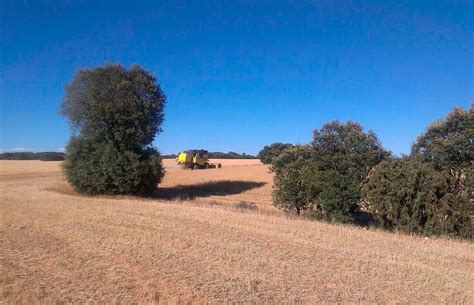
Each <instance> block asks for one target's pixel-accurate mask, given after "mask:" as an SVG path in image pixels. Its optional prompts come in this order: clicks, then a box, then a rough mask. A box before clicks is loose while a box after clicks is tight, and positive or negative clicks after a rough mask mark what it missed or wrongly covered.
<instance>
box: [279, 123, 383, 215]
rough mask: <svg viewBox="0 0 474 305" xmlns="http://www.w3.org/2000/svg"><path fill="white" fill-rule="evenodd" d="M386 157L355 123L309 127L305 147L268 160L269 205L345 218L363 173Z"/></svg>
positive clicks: (353, 208) (355, 206)
mask: <svg viewBox="0 0 474 305" xmlns="http://www.w3.org/2000/svg"><path fill="white" fill-rule="evenodd" d="M389 155H390V154H389V153H388V152H387V151H385V150H384V149H383V147H382V146H381V144H380V142H379V140H378V139H377V137H376V136H375V134H374V133H373V132H371V131H369V132H367V133H366V132H364V131H363V128H362V126H360V125H359V124H357V123H355V122H348V123H345V124H342V123H340V122H338V121H333V122H330V123H327V124H325V125H324V126H323V127H322V128H321V129H320V130H315V131H314V139H313V142H312V145H311V146H307V147H297V148H295V149H289V150H285V151H284V152H283V153H282V154H281V155H280V156H279V157H277V158H275V159H274V161H273V163H272V169H273V171H274V172H275V176H274V194H273V201H274V204H275V205H276V206H278V207H281V208H283V209H285V210H294V211H296V212H297V213H298V214H299V213H300V212H303V211H311V213H313V214H315V215H316V216H317V217H319V218H321V219H325V220H328V221H339V222H350V221H352V220H353V214H354V213H355V212H357V210H358V202H359V201H360V200H361V191H360V188H361V185H362V183H363V181H364V179H365V177H366V175H367V173H368V172H369V171H370V169H371V168H373V167H374V166H375V165H377V164H378V163H380V162H381V161H382V160H384V159H386V158H387V157H388V156H389Z"/></svg>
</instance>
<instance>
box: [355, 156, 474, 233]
mask: <svg viewBox="0 0 474 305" xmlns="http://www.w3.org/2000/svg"><path fill="white" fill-rule="evenodd" d="M464 183H465V178H463V177H457V176H456V175H453V174H452V173H451V172H449V171H447V170H437V169H436V168H435V165H434V164H433V163H427V162H422V161H421V160H420V159H418V158H414V157H411V158H410V157H404V158H401V159H394V160H389V161H385V162H383V163H381V164H380V165H378V166H377V167H376V168H375V169H374V170H373V172H372V173H371V175H370V179H369V180H368V182H367V183H366V184H365V185H364V193H365V194H366V196H367V199H368V201H369V202H370V208H371V211H372V213H373V216H374V219H375V220H376V222H377V224H378V225H380V226H382V227H384V228H388V229H396V230H399V231H404V232H414V233H420V234H426V235H431V234H435V235H440V234H445V235H456V236H461V237H465V238H472V237H473V225H472V221H471V218H470V215H471V213H473V205H472V203H470V200H469V191H468V190H466V189H463V188H459V185H460V184H461V185H462V184H464Z"/></svg>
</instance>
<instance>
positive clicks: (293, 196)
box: [272, 146, 315, 215]
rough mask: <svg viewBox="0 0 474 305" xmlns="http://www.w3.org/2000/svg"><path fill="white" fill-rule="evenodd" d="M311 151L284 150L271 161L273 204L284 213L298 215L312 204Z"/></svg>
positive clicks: (312, 171)
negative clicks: (291, 212) (290, 212)
mask: <svg viewBox="0 0 474 305" xmlns="http://www.w3.org/2000/svg"><path fill="white" fill-rule="evenodd" d="M313 154H314V152H313V149H311V148H310V147H303V146H299V147H295V148H291V149H288V150H285V151H284V152H283V153H282V154H280V155H279V156H278V157H276V158H274V159H273V163H272V171H273V172H274V178H273V194H272V197H273V204H274V205H275V206H277V207H279V208H281V209H283V210H285V211H294V212H296V213H297V214H298V215H299V214H300V213H301V212H303V211H306V210H308V209H309V208H311V205H312V203H313V202H314V199H315V198H313V196H312V195H313V194H312V183H313V176H312V173H314V172H315V168H313V163H312V159H313Z"/></svg>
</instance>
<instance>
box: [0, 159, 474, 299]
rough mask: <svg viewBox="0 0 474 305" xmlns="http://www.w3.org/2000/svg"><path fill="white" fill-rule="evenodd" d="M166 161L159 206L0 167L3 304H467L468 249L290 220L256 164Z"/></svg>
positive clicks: (472, 261) (5, 164) (40, 171)
mask: <svg viewBox="0 0 474 305" xmlns="http://www.w3.org/2000/svg"><path fill="white" fill-rule="evenodd" d="M165 165H166V166H167V169H168V173H167V175H166V178H165V179H164V181H163V183H162V185H161V191H160V192H159V193H158V194H157V195H156V196H155V197H154V198H147V199H141V198H134V197H99V198H97V197H96V198H91V197H83V196H78V195H77V194H75V193H74V192H73V191H72V190H71V189H70V188H69V187H68V186H67V184H66V183H65V181H64V178H63V176H62V174H61V172H60V168H59V163H57V162H41V161H0V215H1V233H0V238H1V239H0V243H1V244H0V251H1V252H0V257H1V267H0V268H1V269H0V285H1V287H0V298H1V301H2V303H38V302H46V303H53V302H54V303H57V302H75V303H77V302H127V303H128V302H157V303H176V302H191V303H209V302H210V303H222V302H228V301H235V302H244V303H255V302H257V303H260V302H267V303H268V302H270V303H281V302H286V303H289V302H291V303H293V302H299V301H301V302H303V303H314V302H320V301H326V302H393V301H399V302H403V303H404V302H416V303H442V302H444V303H452V302H457V303H473V302H474V288H473V287H474V246H473V244H472V243H468V242H460V241H453V240H446V239H424V238H421V237H414V236H407V235H402V234H392V233H387V232H381V231H374V230H366V229H363V228H357V227H351V226H340V225H329V224H325V223H319V222H312V221H308V220H303V219H295V218H291V217H286V216H285V215H283V213H281V212H280V211H278V210H276V209H275V208H273V207H272V206H271V180H272V177H271V174H270V173H268V168H267V167H266V166H264V165H261V164H259V163H258V162H256V161H252V160H229V161H223V165H224V168H222V169H220V170H216V169H214V170H207V171H206V170H201V171H182V170H178V169H177V168H176V167H174V165H173V161H172V160H165ZM242 200H245V201H249V202H254V203H255V204H256V207H257V208H256V209H255V208H254V209H241V208H239V207H238V206H237V205H236V204H237V203H238V202H240V201H242Z"/></svg>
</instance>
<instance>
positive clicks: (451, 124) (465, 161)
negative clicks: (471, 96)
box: [412, 105, 474, 169]
mask: <svg viewBox="0 0 474 305" xmlns="http://www.w3.org/2000/svg"><path fill="white" fill-rule="evenodd" d="M412 154H413V155H416V156H421V157H422V158H423V159H424V160H425V161H429V162H435V163H436V164H438V165H439V166H441V167H450V168H456V169H460V168H465V167H468V166H472V161H473V160H474V106H473V105H471V107H470V109H467V110H464V109H461V108H455V109H454V110H452V111H451V112H449V113H448V114H447V116H446V118H444V119H442V120H438V121H436V122H434V123H432V124H431V125H430V126H428V128H427V129H426V131H425V132H424V133H423V134H422V135H420V136H419V137H418V139H417V141H416V143H415V144H414V145H413V147H412Z"/></svg>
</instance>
